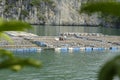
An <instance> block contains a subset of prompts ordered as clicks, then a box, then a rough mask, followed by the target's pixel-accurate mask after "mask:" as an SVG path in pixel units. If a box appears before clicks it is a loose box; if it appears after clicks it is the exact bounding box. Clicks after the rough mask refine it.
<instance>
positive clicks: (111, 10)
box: [80, 1, 120, 16]
mask: <svg viewBox="0 0 120 80" xmlns="http://www.w3.org/2000/svg"><path fill="white" fill-rule="evenodd" d="M81 12H84V13H88V14H89V13H94V12H101V13H105V14H111V15H115V16H120V2H116V1H93V2H89V3H86V4H84V5H83V6H82V8H81V10H80V13H81Z"/></svg>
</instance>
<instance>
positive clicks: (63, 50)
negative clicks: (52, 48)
mask: <svg viewBox="0 0 120 80" xmlns="http://www.w3.org/2000/svg"><path fill="white" fill-rule="evenodd" d="M60 52H63V53H66V52H68V48H66V47H65V48H60Z"/></svg>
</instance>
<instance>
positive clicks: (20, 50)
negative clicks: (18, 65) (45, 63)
mask: <svg viewBox="0 0 120 80" xmlns="http://www.w3.org/2000/svg"><path fill="white" fill-rule="evenodd" d="M7 50H9V51H12V52H13V53H36V52H37V48H19V49H18V48H17V49H7Z"/></svg>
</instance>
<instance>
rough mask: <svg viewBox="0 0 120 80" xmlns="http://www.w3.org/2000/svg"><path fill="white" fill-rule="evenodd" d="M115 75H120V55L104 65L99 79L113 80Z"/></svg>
mask: <svg viewBox="0 0 120 80" xmlns="http://www.w3.org/2000/svg"><path fill="white" fill-rule="evenodd" d="M115 76H119V77H120V55H119V56H117V57H115V58H114V59H112V60H110V61H108V62H107V63H105V64H104V65H103V67H102V68H101V70H100V72H99V76H98V80H113V78H114V77H115Z"/></svg>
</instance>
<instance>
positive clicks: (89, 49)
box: [85, 47, 93, 52]
mask: <svg viewBox="0 0 120 80" xmlns="http://www.w3.org/2000/svg"><path fill="white" fill-rule="evenodd" d="M92 50H93V48H92V47H85V51H86V52H90V51H92Z"/></svg>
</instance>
